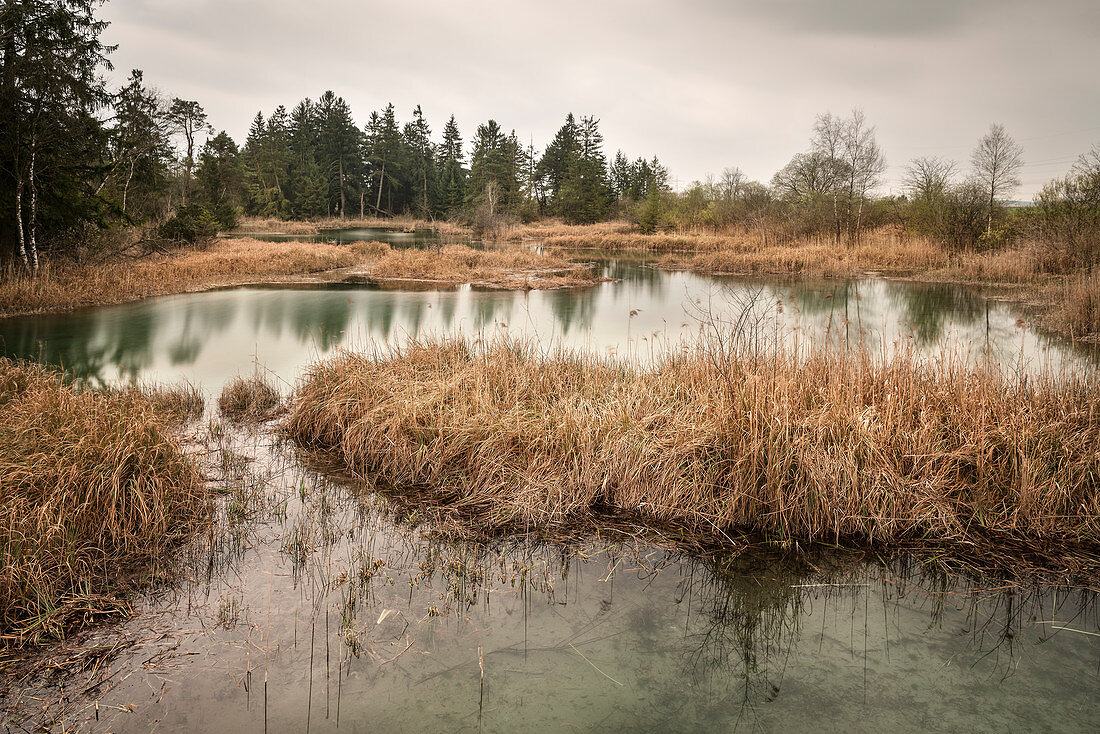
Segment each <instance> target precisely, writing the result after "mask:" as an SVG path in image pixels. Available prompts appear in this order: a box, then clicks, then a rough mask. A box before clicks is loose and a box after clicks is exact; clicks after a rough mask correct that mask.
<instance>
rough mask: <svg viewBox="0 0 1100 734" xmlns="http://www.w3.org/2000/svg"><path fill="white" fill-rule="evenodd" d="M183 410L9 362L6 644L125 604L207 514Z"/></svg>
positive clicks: (1, 644) (3, 427) (0, 436)
mask: <svg viewBox="0 0 1100 734" xmlns="http://www.w3.org/2000/svg"><path fill="white" fill-rule="evenodd" d="M178 421H179V416H178V415H177V414H175V413H173V412H169V413H165V412H164V411H162V410H160V409H159V408H158V402H157V400H156V399H150V398H149V397H148V396H146V395H144V394H143V393H141V392H139V391H137V390H121V391H107V392H97V391H92V390H78V389H76V388H74V387H72V386H70V385H67V384H65V383H63V382H62V380H61V378H60V376H59V375H58V374H57V373H54V372H52V371H49V370H48V369H46V368H44V367H41V366H37V365H31V364H24V363H17V362H12V361H10V360H7V359H0V561H2V563H0V649H2V648H5V647H11V646H15V645H21V644H27V643H36V642H41V641H44V640H47V639H51V638H56V637H61V636H64V634H65V633H66V632H67V631H68V630H69V629H71V628H73V627H77V626H80V625H81V624H83V623H85V622H87V621H89V620H90V619H93V618H95V617H97V616H100V615H102V614H104V613H117V612H120V611H123V610H124V609H125V598H126V594H127V591H128V590H129V589H131V588H133V587H134V586H135V585H136V584H141V583H143V581H144V580H146V579H147V578H148V575H149V573H150V572H151V571H152V568H153V567H154V566H155V565H156V563H157V561H158V560H159V559H160V558H162V556H163V554H164V553H165V551H166V550H167V549H169V548H170V547H171V546H172V545H173V544H174V543H175V542H177V541H179V540H180V539H182V538H183V537H185V536H186V535H188V534H190V533H191V532H193V531H194V530H195V529H197V528H198V527H199V526H200V525H201V524H202V523H203V522H204V520H205V518H206V516H207V512H206V511H207V507H208V504H207V496H206V490H205V488H204V485H203V482H202V478H201V476H200V472H199V470H198V468H197V467H196V464H195V463H194V461H193V459H192V458H191V457H190V456H189V455H188V454H187V453H186V452H185V451H184V449H183V448H182V446H181V439H180V436H179V434H178V433H177V432H176V430H175V426H176V425H177V423H178Z"/></svg>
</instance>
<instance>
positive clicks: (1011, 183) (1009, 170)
mask: <svg viewBox="0 0 1100 734" xmlns="http://www.w3.org/2000/svg"><path fill="white" fill-rule="evenodd" d="M1023 153H1024V149H1023V148H1021V147H1020V145H1019V144H1018V143H1017V142H1016V141H1015V140H1013V139H1012V138H1011V137H1009V135H1008V133H1006V132H1005V129H1004V127H1003V126H1001V125H997V124H993V125H990V126H989V132H988V133H986V134H985V135H983V136H982V139H981V140H979V141H978V147H977V148H975V149H974V152H973V153H971V154H970V163H971V165H973V166H974V177H975V179H976V180H977V181H978V183H980V184H981V185H982V187H983V189H984V190H985V192H986V194H987V208H986V213H987V218H986V228H985V231H986V234H987V235H992V233H993V213H994V211H995V210H996V208H997V203H998V200H1000V199H1003V198H1004V197H1006V196H1008V195H1009V194H1011V193H1012V192H1013V191H1015V190H1016V187H1017V186H1019V185H1020V178H1019V175H1018V174H1019V172H1020V166H1022V165H1023Z"/></svg>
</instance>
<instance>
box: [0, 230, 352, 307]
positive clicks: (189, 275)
mask: <svg viewBox="0 0 1100 734" xmlns="http://www.w3.org/2000/svg"><path fill="white" fill-rule="evenodd" d="M362 259H363V258H362V256H361V255H358V254H357V253H355V252H354V251H352V250H351V249H349V248H347V247H338V246H335V245H326V244H323V243H317V242H309V243H306V242H263V241H261V240H255V239H249V238H243V239H229V240H216V241H214V242H213V243H211V244H210V245H209V246H207V247H189V248H183V249H181V250H180V251H179V252H176V253H172V254H169V255H155V256H151V257H149V258H146V259H142V260H136V261H125V262H110V263H101V264H95V265H76V264H71V263H55V264H48V265H46V266H45V267H44V268H43V270H42V272H40V273H39V275H38V277H37V278H29V277H25V276H21V275H15V274H8V275H7V276H6V277H4V278H0V316H11V315H16V314H25V313H38V312H45V311H70V310H73V309H78V308H85V307H89V306H101V305H109V304H116V303H128V302H131V301H140V300H142V299H144V298H149V297H151V296H160V295H166V294H170V293H185V292H188V291H194V290H202V289H206V288H211V287H215V286H219V285H233V284H239V283H247V282H254V281H256V280H262V279H270V278H275V277H279V276H285V275H293V274H301V273H316V272H321V271H324V270H331V269H333V268H340V267H347V266H350V265H354V264H356V263H358V262H361V261H362Z"/></svg>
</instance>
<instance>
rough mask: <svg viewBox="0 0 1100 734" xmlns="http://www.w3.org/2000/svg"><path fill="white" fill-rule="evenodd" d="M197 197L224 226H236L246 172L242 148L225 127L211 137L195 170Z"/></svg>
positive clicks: (200, 155)
mask: <svg viewBox="0 0 1100 734" xmlns="http://www.w3.org/2000/svg"><path fill="white" fill-rule="evenodd" d="M195 183H196V198H197V199H198V200H199V201H201V203H202V205H203V206H204V207H206V208H207V210H209V211H210V213H211V214H213V216H214V219H215V220H216V221H217V222H218V224H219V225H220V226H222V227H225V228H230V227H233V226H235V225H236V222H237V209H238V207H240V206H241V203H242V201H243V198H244V171H243V168H242V165H241V156H240V151H238V150H237V144H236V143H234V142H233V138H231V137H229V135H228V134H227V133H226V132H225V131H224V130H223V131H222V132H220V133H218V134H217V135H215V136H214V137H212V138H210V139H208V140H207V141H206V144H205V145H204V146H203V148H202V152H201V153H199V161H198V167H197V168H196V170H195Z"/></svg>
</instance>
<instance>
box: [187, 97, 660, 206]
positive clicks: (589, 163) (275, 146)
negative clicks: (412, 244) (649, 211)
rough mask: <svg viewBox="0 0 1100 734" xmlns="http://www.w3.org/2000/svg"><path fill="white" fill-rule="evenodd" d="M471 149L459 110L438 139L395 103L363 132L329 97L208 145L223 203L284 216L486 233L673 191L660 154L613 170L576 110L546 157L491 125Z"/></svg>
mask: <svg viewBox="0 0 1100 734" xmlns="http://www.w3.org/2000/svg"><path fill="white" fill-rule="evenodd" d="M468 150H469V155H468V157H467V148H466V145H465V143H464V140H463V137H462V134H461V132H460V130H459V127H458V123H457V122H456V120H455V118H454V116H453V115H452V116H451V117H450V119H449V120H448V121H447V123H446V124H445V125H444V127H443V131H442V136H441V138H440V139H439V140H438V141H435V140H433V136H432V128H431V126H430V125H429V123H428V121H427V119H426V118H425V116H424V113H423V112H422V110H421V108H420V106H417V107H416V108H415V109H414V110H413V111H412V118H411V119H410V120H409V121H407V122H405V123H404V124H402V123H401V122H400V121H399V120H398V118H397V113H396V111H395V109H394V107H393V105H392V104H391V105H387V106H386V107H385V108H384V109H382V110H378V111H374V112H371V114H370V116H369V118H368V120H367V122H366V124H365V125H364V126H363V128H362V129H360V128H359V127H357V126H356V124H355V122H354V118H353V116H352V113H351V110H350V108H349V106H348V104H347V102H346V101H345V100H344V99H343V98H341V97H338V96H336V95H335V94H333V93H332V92H325V93H324V94H323V95H321V97H320V98H319V99H318V100H317V101H316V102H314V101H312V100H310V99H305V100H302V101H301V102H299V103H298V104H297V105H295V106H294V107H293V109H292V110H291V111H290V112H287V110H286V108H285V107H282V106H280V107H278V108H276V109H275V111H274V112H273V113H271V114H270V115H269V116H267V117H264V115H263V114H262V113H257V115H256V117H255V118H254V119H253V121H252V126H251V128H250V130H249V133H248V138H247V140H246V141H245V144H244V146H243V147H242V148H241V149H240V150H239V151H238V150H237V148H236V146H235V145H234V144H233V141H232V140H230V139H229V138H228V136H226V135H225V133H220V134H219V135H217V136H216V137H214V138H212V139H211V141H210V143H208V144H207V146H206V147H205V148H204V149H203V152H202V154H201V156H200V163H199V170H200V176H201V175H202V171H203V170H206V169H209V170H217V171H220V172H222V178H221V179H220V180H219V182H218V186H217V187H216V188H217V191H218V199H217V200H216V201H214V202H212V203H213V204H214V206H215V207H224V206H231V207H235V208H237V209H239V210H241V211H243V212H244V213H245V214H248V215H250V216H261V217H277V218H282V219H291V218H299V219H310V218H316V217H339V218H347V217H352V216H357V217H367V216H394V215H399V214H407V215H412V216H415V217H419V218H423V219H438V218H446V219H466V220H470V221H472V222H473V223H474V224H475V225H482V226H487V225H489V224H491V223H492V222H494V221H496V220H499V219H500V218H502V217H513V218H516V219H522V220H524V221H531V220H533V219H536V218H538V217H541V216H558V217H561V218H562V219H564V220H566V221H568V222H574V223H586V222H597V221H601V220H604V219H606V218H607V217H608V216H609V215H610V214H611V211H612V207H613V205H615V204H616V203H617V202H620V201H622V200H624V199H630V198H632V197H640V196H645V195H646V194H647V193H648V192H649V191H651V190H658V189H661V190H666V191H667V190H668V173H667V171H665V169H664V167H663V166H661V164H660V162H659V161H658V160H657V159H656V158H653V159H652V160H645V159H637V160H635V161H629V160H628V159H627V158H626V157H625V156H624V155H623V154H622V153H621V152H620V153H618V154H617V155H616V156H615V161H614V163H613V164H612V165H610V166H609V165H608V161H607V159H606V156H605V154H604V152H603V136H602V134H601V133H600V129H599V120H597V119H596V118H594V117H581V118H580V119H579V120H577V119H576V118H575V117H574V116H573V115H572V114H569V115H567V116H566V118H565V123H564V124H563V125H562V126H561V128H560V129H559V130H558V132H557V134H556V135H555V136H554V139H553V140H552V141H551V142H550V143H549V144H548V145H547V146H546V148H545V149H544V150H539V149H537V148H535V146H534V145H533V143H528V144H526V145H524V144H523V142H522V141H521V140H520V139H519V137H518V136H517V134H516V131H515V130H512V131H510V132H508V133H505V131H504V129H503V128H502V127H501V125H500V124H499V123H498V122H497V121H495V120H488V121H486V122H485V123H483V124H481V125H478V127H477V129H476V130H475V132H474V135H473V137H472V139H471V140H470V141H469V147H468Z"/></svg>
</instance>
